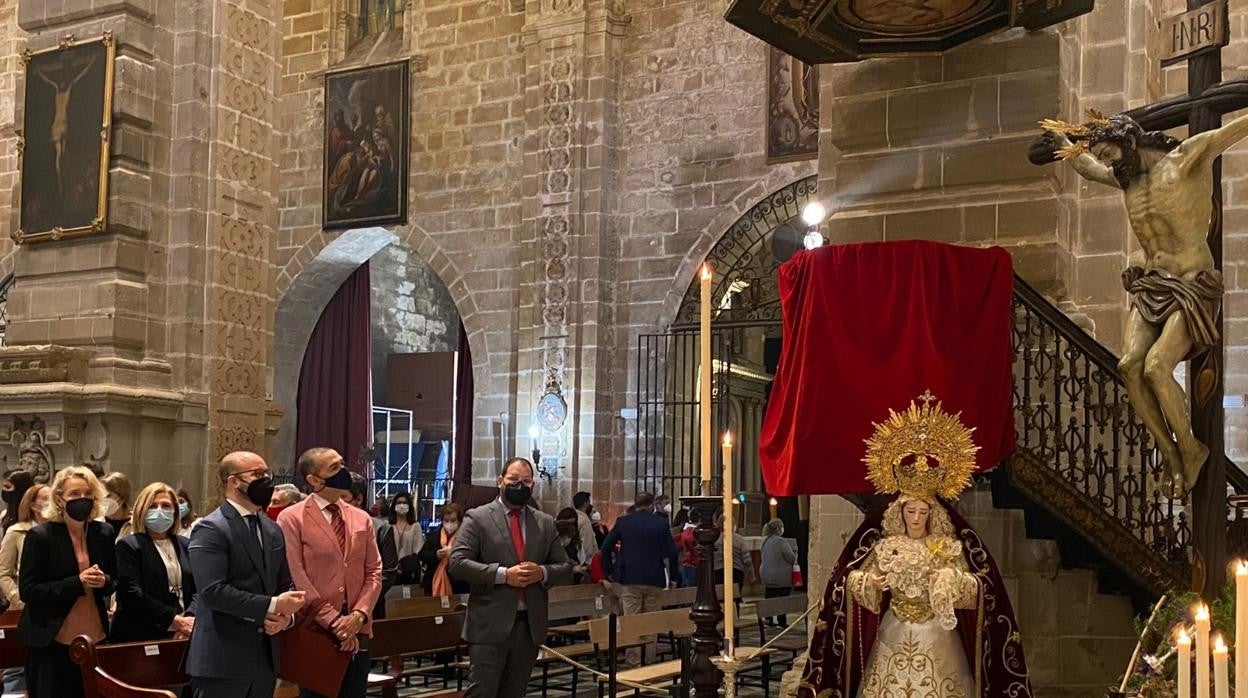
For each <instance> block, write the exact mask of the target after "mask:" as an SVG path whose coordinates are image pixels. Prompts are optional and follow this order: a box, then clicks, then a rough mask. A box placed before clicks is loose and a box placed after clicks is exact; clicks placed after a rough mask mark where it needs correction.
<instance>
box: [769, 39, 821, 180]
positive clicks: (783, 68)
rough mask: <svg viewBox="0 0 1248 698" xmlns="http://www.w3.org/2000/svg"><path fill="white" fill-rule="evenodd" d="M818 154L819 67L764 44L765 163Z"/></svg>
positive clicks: (814, 156)
mask: <svg viewBox="0 0 1248 698" xmlns="http://www.w3.org/2000/svg"><path fill="white" fill-rule="evenodd" d="M817 157H819V68H818V66H813V65H807V64H806V63H803V62H802V61H799V60H798V59H796V58H793V57H792V56H790V55H789V54H787V53H785V52H784V51H781V50H780V49H778V48H776V47H774V46H768V47H767V162H768V163H776V162H792V161H794V160H812V159H814V158H817Z"/></svg>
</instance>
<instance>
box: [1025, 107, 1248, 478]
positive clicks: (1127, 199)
mask: <svg viewBox="0 0 1248 698" xmlns="http://www.w3.org/2000/svg"><path fill="white" fill-rule="evenodd" d="M1091 117H1092V121H1090V122H1088V123H1086V124H1082V125H1076V124H1068V123H1065V122H1061V121H1053V120H1046V121H1043V122H1041V126H1043V127H1044V128H1045V133H1044V135H1042V136H1040V137H1039V138H1037V139H1036V140H1035V141H1034V142H1033V143H1032V145H1031V150H1030V152H1029V153H1028V157H1029V158H1030V159H1031V161H1032V162H1033V163H1035V164H1037V165H1040V164H1046V163H1049V162H1054V161H1056V160H1059V159H1060V160H1066V161H1067V162H1069V163H1070V164H1071V166H1073V167H1074V168H1075V171H1076V172H1078V173H1079V175H1080V176H1082V177H1083V178H1084V179H1087V180H1090V181H1093V182H1099V183H1101V184H1105V185H1108V186H1111V187H1116V188H1118V189H1121V190H1122V197H1123V202H1124V203H1125V204H1126V207H1127V218H1128V220H1129V221H1130V224H1131V230H1132V232H1134V233H1135V237H1136V239H1137V240H1138V241H1139V243H1140V248H1141V249H1140V250H1138V251H1136V252H1134V253H1132V255H1131V259H1130V260H1129V266H1128V267H1127V269H1126V270H1125V271H1124V272H1123V273H1122V281H1123V286H1124V287H1125V288H1126V290H1127V292H1128V293H1129V294H1130V296H1131V309H1130V316H1129V317H1128V319H1127V337H1126V345H1125V347H1124V351H1123V355H1122V359H1121V360H1120V361H1119V363H1118V368H1119V369H1120V370H1121V371H1122V374H1123V378H1124V379H1125V381H1126V385H1127V397H1128V398H1129V399H1130V400H1131V404H1132V406H1133V407H1134V408H1135V411H1136V413H1137V414H1138V415H1139V416H1140V419H1141V420H1142V421H1143V422H1144V425H1145V426H1146V427H1147V428H1148V431H1149V433H1150V434H1152V436H1153V440H1154V441H1155V442H1156V443H1157V448H1158V450H1159V451H1160V452H1161V458H1162V462H1163V464H1164V465H1165V467H1166V471H1167V473H1168V474H1169V476H1170V479H1171V485H1172V488H1173V489H1172V491H1173V493H1174V494H1175V496H1179V497H1182V496H1183V495H1185V494H1186V493H1187V492H1188V491H1190V490H1191V488H1192V487H1193V486H1194V485H1195V484H1196V479H1197V478H1198V477H1199V476H1200V470H1201V468H1202V467H1203V466H1204V464H1205V461H1206V460H1207V459H1208V457H1209V448H1208V447H1207V446H1206V445H1205V444H1203V443H1201V442H1200V441H1199V440H1197V439H1196V436H1195V435H1194V434H1193V433H1192V424H1191V417H1190V415H1189V412H1188V406H1187V396H1186V395H1185V394H1184V392H1183V387H1182V386H1181V385H1179V383H1178V381H1176V380H1175V379H1174V370H1175V368H1176V367H1177V366H1178V365H1179V362H1181V361H1184V360H1187V359H1190V358H1192V357H1194V356H1198V355H1199V354H1200V353H1201V352H1203V351H1205V350H1206V349H1208V348H1209V346H1211V345H1213V344H1215V343H1216V342H1217V341H1218V326H1217V317H1218V312H1219V311H1220V308H1221V304H1222V293H1223V284H1222V275H1221V273H1220V272H1219V271H1218V270H1217V269H1215V268H1214V263H1213V254H1212V252H1211V251H1210V249H1209V243H1208V241H1207V236H1208V232H1209V222H1210V217H1211V215H1212V213H1213V199H1212V194H1213V161H1214V160H1215V159H1216V158H1217V157H1218V156H1219V155H1221V154H1222V152H1223V151H1224V150H1226V149H1227V148H1230V147H1231V146H1232V145H1234V144H1236V143H1237V142H1239V141H1240V140H1241V139H1243V138H1244V137H1245V136H1248V116H1241V117H1239V118H1237V119H1235V120H1234V121H1231V122H1230V123H1228V124H1226V125H1225V126H1223V127H1221V128H1219V129H1216V130H1213V131H1206V132H1204V133H1200V134H1197V135H1195V136H1192V137H1191V138H1188V139H1187V140H1185V141H1179V140H1178V139H1176V138H1172V137H1170V136H1167V135H1166V134H1164V133H1161V132H1159V131H1147V132H1146V131H1144V129H1143V128H1141V127H1140V125H1139V124H1138V123H1136V122H1135V120H1134V119H1132V118H1131V117H1129V116H1125V115H1121V114H1120V115H1116V116H1111V117H1108V118H1106V117H1104V116H1102V115H1100V114H1097V113H1095V112H1092V113H1091Z"/></svg>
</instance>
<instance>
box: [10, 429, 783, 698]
mask: <svg viewBox="0 0 1248 698" xmlns="http://www.w3.org/2000/svg"><path fill="white" fill-rule="evenodd" d="M217 475H218V480H219V483H220V487H221V491H222V495H223V502H222V504H221V505H220V506H219V507H218V508H216V509H214V510H213V511H211V512H209V513H208V514H206V515H205V516H204V517H203V518H199V517H197V516H196V515H195V512H194V510H193V505H192V502H191V498H190V497H189V495H188V493H187V492H186V490H184V489H180V488H174V487H171V486H170V485H168V484H165V483H162V482H153V483H149V484H147V485H145V486H144V487H142V489H140V490H139V492H138V494H137V495H134V494H133V488H132V486H131V483H130V480H129V479H128V478H127V476H126V475H124V474H123V473H121V472H117V471H114V472H111V473H108V474H107V475H104V476H102V477H101V476H99V475H98V474H97V472H96V471H95V470H93V469H92V468H90V467H86V466H74V467H67V468H63V469H61V470H59V471H57V472H56V474H55V476H54V478H53V480H52V482H50V483H46V484H44V483H36V482H34V479H33V477H32V476H31V474H30V473H28V472H26V471H21V470H18V471H11V472H9V473H6V474H5V477H4V479H3V481H2V483H0V485H2V488H0V495H2V497H0V498H2V500H3V504H4V513H3V515H2V517H0V530H3V538H2V539H0V610H3V609H4V608H5V607H7V608H9V609H20V610H21V612H22V613H21V619H20V622H19V634H20V636H21V638H22V640H23V641H24V643H25V644H26V646H27V652H28V661H27V664H26V666H25V668H24V669H16V670H9V671H8V672H6V673H5V675H4V690H5V692H12V691H19V690H22V689H23V688H24V689H25V690H27V691H28V693H29V695H30V696H31V697H32V698H44V697H47V698H53V697H55V698H72V697H73V696H80V695H83V687H82V685H81V680H80V678H79V672H78V670H77V667H76V666H75V665H74V664H73V663H72V661H71V659H70V655H69V644H70V642H71V641H72V640H73V638H75V637H78V636H80V635H85V636H87V637H89V638H90V639H92V640H93V641H96V642H141V641H153V640H163V639H170V638H174V639H189V641H190V643H189V648H188V651H187V660H186V671H187V673H188V674H189V675H190V676H191V677H192V686H191V690H192V694H193V695H194V696H197V697H204V698H208V697H215V696H220V697H222V698H224V697H225V696H230V697H233V696H262V695H263V696H266V697H267V696H271V695H272V691H273V687H274V685H275V682H276V676H277V673H278V667H279V666H280V643H279V642H278V638H279V636H280V634H281V633H283V632H285V631H287V630H290V629H291V628H294V627H296V626H298V627H300V628H301V629H305V628H310V629H320V630H321V631H322V632H323V633H325V634H326V635H328V636H329V637H332V639H333V642H334V643H336V645H337V647H338V649H339V650H340V651H341V652H342V653H343V654H344V655H346V657H347V660H346V669H345V673H344V676H343V679H342V686H341V689H340V690H339V692H338V693H337V694H336V695H338V696H343V697H350V696H363V695H364V694H365V685H366V683H367V676H368V671H369V655H368V638H369V637H370V635H371V628H372V623H373V621H374V620H378V619H382V618H384V617H385V594H386V592H387V591H388V590H389V589H390V587H392V586H393V585H396V584H412V585H415V584H419V585H421V586H423V588H424V591H425V593H426V594H428V595H430V596H450V595H453V594H469V596H470V597H471V599H472V603H470V604H469V605H468V617H467V619H466V621H467V622H466V624H465V631H464V636H465V640H466V641H467V642H468V643H469V645H470V647H469V652H470V657H471V661H470V664H469V667H470V668H469V684H470V688H469V695H470V696H522V695H524V687H525V686H526V685H527V683H528V676H529V672H530V670H531V668H532V665H533V662H534V660H535V658H536V656H537V651H536V648H537V646H538V645H539V644H541V643H542V642H543V641H544V639H545V634H546V630H547V628H546V625H547V623H546V589H548V588H549V587H550V586H553V585H555V584H571V583H597V584H604V585H607V586H609V587H611V588H612V589H613V590H614V591H615V593H616V594H617V595H618V597H619V598H620V600H621V605H622V606H623V611H624V612H625V613H643V612H646V611H649V610H657V608H658V603H659V593H660V592H661V591H662V590H663V589H667V588H673V587H676V586H682V585H684V586H690V585H693V584H694V583H695V581H696V579H695V577H696V569H697V566H698V562H699V558H698V551H697V543H696V540H695V539H694V530H695V528H696V525H697V523H698V521H697V517H696V514H693V513H691V512H689V511H686V510H681V511H680V512H678V513H677V514H676V516H675V517H673V516H672V509H671V502H670V499H668V498H667V497H665V496H663V495H658V496H655V495H652V494H650V493H646V492H642V493H639V494H638V495H637V496H636V498H635V501H634V503H633V506H631V507H630V508H629V509H628V512H627V513H626V514H624V515H622V516H620V517H619V518H617V519H616V521H615V525H614V527H612V528H610V529H608V527H607V526H606V525H605V523H604V521H603V518H602V516H601V514H600V512H598V511H596V510H595V508H594V505H593V501H592V497H591V495H590V494H589V493H588V492H578V493H576V494H575V495H574V496H573V498H572V502H571V504H572V506H570V507H567V508H564V509H562V510H561V511H559V512H558V514H557V515H556V516H554V517H551V516H549V515H547V514H545V513H543V512H542V511H540V510H539V509H538V508H537V507H536V506H535V505H534V502H533V500H532V488H533V475H534V472H533V467H532V465H531V464H530V463H529V462H528V461H527V460H526V459H523V458H514V459H512V460H511V461H509V462H508V463H507V464H506V466H505V468H504V472H503V475H502V476H500V477H499V479H498V487H499V497H498V498H497V499H496V500H495V501H494V502H492V503H491V504H487V505H485V506H482V507H477V508H475V509H472V510H469V511H464V510H463V509H462V508H461V507H460V505H459V504H455V503H448V504H446V505H444V506H443V507H442V508H441V510H440V511H439V512H438V514H439V516H438V523H436V525H433V526H431V527H430V528H429V529H428V530H427V531H423V530H422V528H421V523H420V521H419V519H418V517H417V513H416V509H417V506H416V505H417V501H416V499H415V498H414V497H413V496H412V495H411V494H409V493H406V492H404V493H400V494H397V495H395V496H394V497H392V498H390V499H389V500H388V501H385V500H379V501H377V502H374V503H373V505H372V507H369V505H368V499H369V497H368V491H367V489H368V488H367V483H366V482H365V480H364V478H363V477H362V476H361V475H359V474H358V473H352V472H350V471H349V470H348V469H347V468H346V465H345V463H344V460H343V458H342V456H341V455H339V454H338V453H337V452H336V451H334V450H332V449H329V448H313V449H309V450H308V451H306V452H305V453H303V454H302V455H301V456H300V458H299V460H298V464H297V467H296V482H298V486H296V485H293V484H282V485H278V484H276V483H275V481H274V478H273V476H272V474H271V473H270V472H269V467H268V465H267V463H265V462H264V460H263V459H262V458H261V457H260V456H258V455H256V454H254V453H247V452H238V453H231V454H229V455H227V456H226V457H225V458H224V459H222V461H221V463H220V464H219V466H218V469H217ZM765 532H766V534H767V537H766V539H765V540H764V542H763V548H762V561H763V565H762V570H761V575H760V576H761V578H762V582H763V583H764V585H765V587H766V590H767V595H768V596H769V597H770V596H775V595H781V594H785V593H788V591H789V590H790V589H791V578H790V572H791V569H792V565H793V552H792V548H791V546H789V545H788V543H787V541H784V540H783V539H782V536H783V526H782V524H781V523H780V522H779V521H772V522H770V523H769V524H768V525H767V527H766V531H765ZM731 545H732V546H733V551H734V556H733V568H734V570H733V571H734V576H735V577H738V581H740V582H745V581H747V580H748V579H749V578H751V577H752V576H753V565H752V564H750V563H749V562H748V560H749V558H748V555H747V554H746V552H745V546H744V541H743V540H742V538H741V536H740V535H734V536H733V537H732V543H731ZM738 552H739V554H738ZM716 557H717V560H721V559H722V556H721V555H717V556H716ZM720 564H721V569H722V563H720ZM630 660H631V661H634V662H635V661H636V657H630ZM301 695H302V696H316V695H319V694H316V693H313V692H311V691H309V690H306V689H304V690H302V691H301Z"/></svg>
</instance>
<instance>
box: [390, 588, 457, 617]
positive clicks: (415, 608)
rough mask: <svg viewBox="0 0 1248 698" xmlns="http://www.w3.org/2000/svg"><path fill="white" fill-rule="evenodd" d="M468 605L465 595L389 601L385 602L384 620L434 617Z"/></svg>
mask: <svg viewBox="0 0 1248 698" xmlns="http://www.w3.org/2000/svg"><path fill="white" fill-rule="evenodd" d="M467 603H468V595H467V594H456V595H454V596H419V597H415V598H411V599H389V600H387V601H386V618H407V617H411V616H436V615H439V614H443V613H450V612H451V611H454V610H455V609H456V608H460V607H462V606H464V605H466V604H467Z"/></svg>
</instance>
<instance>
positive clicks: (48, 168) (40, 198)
mask: <svg viewBox="0 0 1248 698" xmlns="http://www.w3.org/2000/svg"><path fill="white" fill-rule="evenodd" d="M112 59H113V44H112V38H111V37H106V38H105V39H102V40H100V39H97V40H94V41H90V42H82V43H78V44H67V45H66V46H64V47H61V46H58V47H57V48H54V49H49V50H47V51H41V52H39V53H35V54H30V55H29V57H28V59H27V61H26V90H25V102H24V109H23V116H24V118H23V120H22V138H23V148H22V165H21V173H22V189H21V221H20V224H19V226H18V227H19V237H20V238H21V239H23V240H37V239H41V238H46V237H61V236H64V235H74V234H82V233H88V232H93V231H99V230H103V228H104V212H105V208H104V207H105V204H106V202H107V192H106V187H107V185H108V131H109V128H110V125H111V115H112V109H111V102H112V100H111V91H112V80H111V72H112V63H113V61H112ZM92 165H94V166H92Z"/></svg>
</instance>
